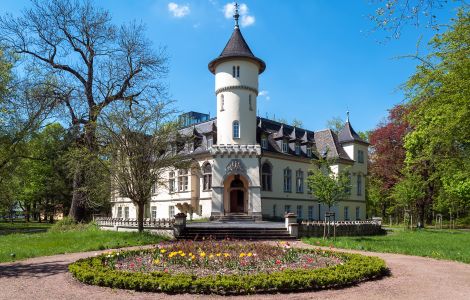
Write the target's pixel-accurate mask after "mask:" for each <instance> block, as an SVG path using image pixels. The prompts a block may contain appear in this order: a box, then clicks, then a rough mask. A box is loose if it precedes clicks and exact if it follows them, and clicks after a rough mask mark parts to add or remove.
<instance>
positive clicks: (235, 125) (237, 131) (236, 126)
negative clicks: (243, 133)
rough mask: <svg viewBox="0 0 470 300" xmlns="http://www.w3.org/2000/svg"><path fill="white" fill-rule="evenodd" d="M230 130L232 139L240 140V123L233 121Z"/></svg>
mask: <svg viewBox="0 0 470 300" xmlns="http://www.w3.org/2000/svg"><path fill="white" fill-rule="evenodd" d="M232 127H233V128H232V129H233V138H234V139H239V138H240V122H238V121H233V124H232Z"/></svg>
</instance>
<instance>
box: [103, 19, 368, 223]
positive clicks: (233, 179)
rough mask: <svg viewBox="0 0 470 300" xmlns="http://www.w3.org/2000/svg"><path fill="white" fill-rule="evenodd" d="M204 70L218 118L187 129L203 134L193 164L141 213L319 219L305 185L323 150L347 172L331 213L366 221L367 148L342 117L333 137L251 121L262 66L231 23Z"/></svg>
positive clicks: (129, 210) (122, 207) (131, 210)
mask: <svg viewBox="0 0 470 300" xmlns="http://www.w3.org/2000/svg"><path fill="white" fill-rule="evenodd" d="M209 69H210V70H211V72H212V73H213V74H214V75H215V99H214V100H215V102H216V103H215V104H216V107H217V119H216V120H215V119H213V120H208V121H205V122H202V123H198V124H194V125H191V126H190V127H191V129H192V130H194V131H197V132H198V134H199V135H200V136H204V138H203V140H202V142H201V144H198V145H197V147H196V146H194V149H193V150H192V152H190V153H187V155H188V156H190V157H191V158H192V159H193V166H192V167H191V169H190V170H169V171H168V172H167V173H166V178H167V180H168V184H167V186H164V187H159V188H158V189H156V190H155V191H154V194H153V196H152V200H151V202H150V204H149V205H148V207H146V209H145V216H146V217H147V218H171V217H173V216H174V214H176V213H178V212H179V211H178V209H177V207H176V206H177V205H178V204H183V203H188V204H190V205H192V207H193V209H194V211H195V214H194V215H193V217H194V218H217V217H219V216H223V215H227V214H231V213H237V214H246V215H251V216H253V218H255V219H260V218H262V217H263V218H268V219H270V218H282V217H283V216H284V214H285V212H294V213H297V214H298V217H299V218H301V219H313V220H318V219H322V218H323V215H324V213H325V211H326V208H325V207H324V206H323V205H319V203H318V201H316V199H315V198H314V197H313V196H312V194H311V193H310V192H309V190H308V187H307V184H306V179H307V176H308V172H309V170H310V169H311V168H313V167H314V165H313V164H312V160H314V159H315V157H316V156H315V155H317V156H318V155H321V153H322V152H325V153H327V155H328V156H330V157H331V158H334V159H335V161H336V163H335V165H333V166H332V170H333V171H334V172H339V171H341V170H343V169H344V168H349V171H350V173H351V183H352V189H351V194H350V197H349V199H346V200H344V201H341V202H340V203H338V205H336V207H334V208H333V209H334V211H335V212H336V216H337V219H339V220H345V219H348V220H364V219H365V218H366V215H365V212H366V206H365V194H366V191H365V184H366V176H367V167H368V166H367V153H368V151H367V148H368V144H367V143H366V142H364V141H361V140H360V139H359V137H358V136H357V134H356V133H355V132H354V130H353V129H352V127H351V126H350V124H349V120H348V123H347V126H345V129H343V131H342V132H341V133H340V134H339V135H336V134H335V133H333V132H331V131H328V130H326V131H325V130H324V131H319V132H313V131H308V130H305V129H300V128H294V127H292V126H289V125H285V124H280V123H278V122H276V121H272V120H268V119H263V118H259V117H257V116H256V109H257V105H256V102H257V96H258V77H259V75H260V74H261V73H262V72H263V71H264V69H265V64H264V62H263V61H262V60H260V59H258V58H256V57H255V56H254V55H253V54H252V53H251V50H250V49H249V47H248V45H247V44H246V42H245V40H244V39H243V37H242V35H241V32H240V30H239V28H238V27H237V26H236V27H235V30H234V33H233V34H232V37H231V39H230V41H229V43H228V44H227V46H226V48H225V49H224V51H223V52H222V54H221V55H220V56H219V57H218V58H216V59H215V60H213V61H212V62H211V63H210V64H209ZM191 132H193V131H191ZM319 153H320V154H319ZM112 202H113V208H112V215H113V217H120V218H124V217H129V218H135V217H136V209H135V207H134V205H133V204H132V203H131V202H130V201H128V200H126V199H124V198H119V197H113V199H112Z"/></svg>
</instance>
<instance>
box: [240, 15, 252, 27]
mask: <svg viewBox="0 0 470 300" xmlns="http://www.w3.org/2000/svg"><path fill="white" fill-rule="evenodd" d="M253 24H255V17H254V16H242V20H241V25H242V26H243V27H248V26H250V25H253Z"/></svg>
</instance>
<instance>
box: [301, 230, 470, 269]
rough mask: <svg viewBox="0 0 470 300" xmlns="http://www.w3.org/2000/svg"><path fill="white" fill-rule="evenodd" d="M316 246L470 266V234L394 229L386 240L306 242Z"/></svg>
mask: <svg viewBox="0 0 470 300" xmlns="http://www.w3.org/2000/svg"><path fill="white" fill-rule="evenodd" d="M303 241H304V242H306V243H309V244H312V245H322V246H331V245H334V247H336V248H345V249H356V250H365V251H375V252H389V253H401V254H408V255H416V256H426V257H433V258H438V259H449V260H456V261H461V262H464V263H470V232H469V231H463V230H462V231H460V230H452V231H450V230H431V229H423V230H417V231H409V230H406V231H404V230H399V229H394V230H393V231H391V232H389V233H388V234H387V235H383V236H363V237H338V238H336V241H333V240H332V239H330V240H322V239H321V238H304V239H303Z"/></svg>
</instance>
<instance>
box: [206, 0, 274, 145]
mask: <svg viewBox="0 0 470 300" xmlns="http://www.w3.org/2000/svg"><path fill="white" fill-rule="evenodd" d="M234 18H235V28H234V30H233V33H232V36H231V37H230V40H229V41H228V42H227V45H226V46H225V48H224V50H223V51H222V53H221V54H220V56H219V57H217V58H216V59H214V60H212V61H211V62H210V63H209V70H210V71H211V72H212V74H214V75H215V95H216V99H217V144H219V145H223V144H238V145H255V144H256V98H257V97H258V76H259V74H261V73H263V71H264V70H265V69H266V64H265V63H264V61H262V60H261V59H259V58H257V57H256V56H255V55H254V54H253V53H252V52H251V50H250V47H249V46H248V44H247V43H246V41H245V39H244V38H243V35H242V33H241V31H240V28H239V26H238V18H239V14H238V4H235V15H234Z"/></svg>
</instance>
